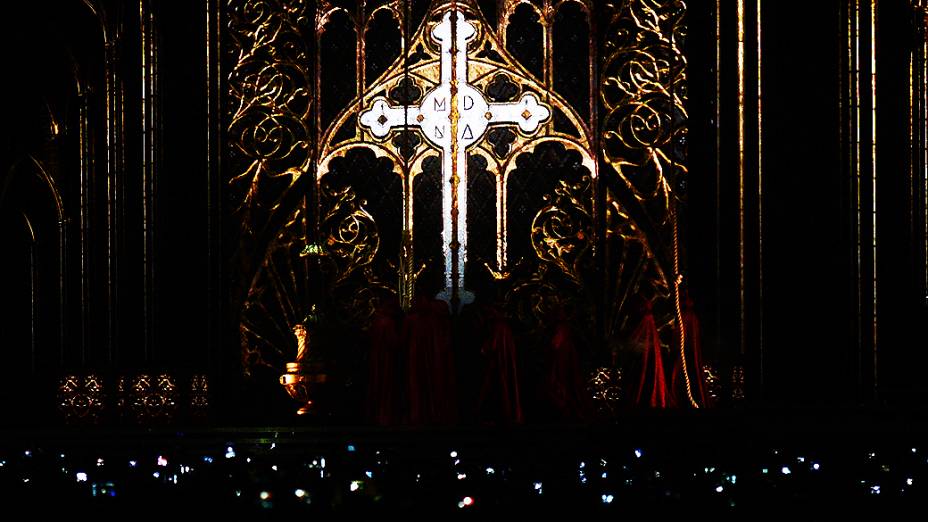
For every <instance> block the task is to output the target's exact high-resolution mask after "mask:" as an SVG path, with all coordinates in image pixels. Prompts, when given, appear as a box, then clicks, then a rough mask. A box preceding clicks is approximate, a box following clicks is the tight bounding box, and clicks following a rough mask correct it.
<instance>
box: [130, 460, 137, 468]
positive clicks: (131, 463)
mask: <svg viewBox="0 0 928 522" xmlns="http://www.w3.org/2000/svg"><path fill="white" fill-rule="evenodd" d="M137 465H138V462H136V461H134V460H130V461H129V467H130V468H134V467H136V466H137Z"/></svg>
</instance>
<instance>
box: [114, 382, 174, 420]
mask: <svg viewBox="0 0 928 522" xmlns="http://www.w3.org/2000/svg"><path fill="white" fill-rule="evenodd" d="M118 393H119V395H120V400H119V404H120V407H121V408H125V409H124V411H123V413H124V414H126V415H128V416H129V417H130V418H131V420H133V421H134V422H136V423H139V424H151V423H155V424H160V423H167V422H170V421H172V420H174V418H175V416H176V415H177V409H178V390H177V382H176V379H175V378H174V377H173V376H171V375H169V374H166V373H162V374H159V375H151V374H147V373H143V374H139V375H136V376H134V377H132V378H131V379H127V378H120V380H119V385H118Z"/></svg>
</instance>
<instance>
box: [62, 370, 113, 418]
mask: <svg viewBox="0 0 928 522" xmlns="http://www.w3.org/2000/svg"><path fill="white" fill-rule="evenodd" d="M103 401H104V395H103V379H102V378H101V377H100V376H99V375H96V374H88V375H66V376H64V377H62V378H61V381H60V383H59V384H58V410H59V411H60V412H61V414H62V415H64V418H65V420H66V421H68V422H89V423H95V422H98V421H99V420H100V415H101V414H102V413H103V406H104V404H103Z"/></svg>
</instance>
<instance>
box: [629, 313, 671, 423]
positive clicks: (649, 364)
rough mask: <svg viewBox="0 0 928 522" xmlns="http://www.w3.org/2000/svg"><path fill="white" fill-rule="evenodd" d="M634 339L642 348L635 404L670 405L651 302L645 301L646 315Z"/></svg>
mask: <svg viewBox="0 0 928 522" xmlns="http://www.w3.org/2000/svg"><path fill="white" fill-rule="evenodd" d="M632 341H633V342H634V343H636V344H637V345H638V346H640V347H641V349H642V356H641V375H640V377H639V381H638V392H637V393H636V394H635V404H636V405H639V406H644V405H647V406H650V407H652V408H666V407H667V406H669V405H670V401H669V397H668V393H667V380H666V377H665V376H664V363H663V361H662V358H661V340H660V336H659V335H658V333H657V324H656V323H655V322H654V313H653V312H652V310H651V303H650V302H649V301H646V302H645V303H644V316H643V317H642V318H641V324H639V325H638V327H637V328H636V329H635V331H634V332H633V333H632Z"/></svg>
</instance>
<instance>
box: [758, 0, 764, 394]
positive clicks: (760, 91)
mask: <svg viewBox="0 0 928 522" xmlns="http://www.w3.org/2000/svg"><path fill="white" fill-rule="evenodd" d="M761 3H762V2H761V0H757V329H758V334H757V353H758V370H757V380H758V382H759V383H761V384H762V383H763V378H764V371H763V370H764V105H763V103H764V102H763V100H764V96H763V92H764V90H763V67H764V64H763V52H762V51H763V38H762V36H761V25H762V19H763V16H762V8H761Z"/></svg>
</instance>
